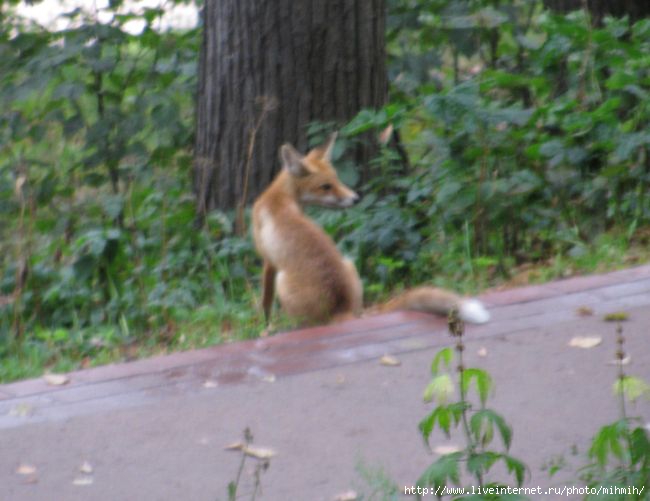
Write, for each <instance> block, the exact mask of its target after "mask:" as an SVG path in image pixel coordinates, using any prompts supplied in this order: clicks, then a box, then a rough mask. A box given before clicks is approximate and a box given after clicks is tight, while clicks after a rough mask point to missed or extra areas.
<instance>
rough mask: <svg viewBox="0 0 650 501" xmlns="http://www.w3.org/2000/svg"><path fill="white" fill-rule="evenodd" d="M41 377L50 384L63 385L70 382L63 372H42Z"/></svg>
mask: <svg viewBox="0 0 650 501" xmlns="http://www.w3.org/2000/svg"><path fill="white" fill-rule="evenodd" d="M43 379H44V380H45V382H46V383H47V384H49V385H50V386H63V385H64V384H68V383H69V382H70V378H69V377H68V376H66V375H65V374H44V375H43Z"/></svg>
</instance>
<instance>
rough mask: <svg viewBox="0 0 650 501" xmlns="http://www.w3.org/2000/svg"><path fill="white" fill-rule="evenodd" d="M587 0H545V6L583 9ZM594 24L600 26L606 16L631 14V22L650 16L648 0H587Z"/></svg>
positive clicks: (562, 11)
mask: <svg viewBox="0 0 650 501" xmlns="http://www.w3.org/2000/svg"><path fill="white" fill-rule="evenodd" d="M584 3H585V0H544V6H545V7H546V8H547V9H550V10H552V11H555V12H559V13H562V14H564V13H567V12H571V11H574V10H578V9H582V8H583V7H584ZM586 4H587V8H588V9H589V13H590V14H591V18H592V21H593V24H594V25H595V26H600V25H601V24H602V22H603V19H604V18H605V16H613V17H623V16H629V18H630V22H632V23H634V22H636V21H638V20H639V19H643V18H646V17H648V16H650V2H649V1H648V0H586Z"/></svg>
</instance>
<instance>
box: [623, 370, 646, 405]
mask: <svg viewBox="0 0 650 501" xmlns="http://www.w3.org/2000/svg"><path fill="white" fill-rule="evenodd" d="M614 393H615V394H616V395H623V396H624V398H625V399H626V400H629V401H630V402H636V401H637V400H638V399H639V398H641V397H643V396H645V397H646V398H648V399H650V385H649V384H648V383H646V382H645V381H644V380H643V379H639V378H636V377H633V376H625V377H623V378H622V379H617V380H616V382H615V383H614Z"/></svg>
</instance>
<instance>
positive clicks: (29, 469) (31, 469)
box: [16, 463, 36, 475]
mask: <svg viewBox="0 0 650 501" xmlns="http://www.w3.org/2000/svg"><path fill="white" fill-rule="evenodd" d="M34 473H36V466H34V465H31V464H28V463H21V464H20V465H18V468H16V474H17V475H33V474H34Z"/></svg>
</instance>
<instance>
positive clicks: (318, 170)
mask: <svg viewBox="0 0 650 501" xmlns="http://www.w3.org/2000/svg"><path fill="white" fill-rule="evenodd" d="M335 141H336V133H334V134H332V135H331V136H330V137H329V139H328V140H327V141H326V142H325V144H323V145H321V146H318V147H316V148H314V149H313V150H311V151H309V153H307V154H306V155H302V154H300V153H299V152H298V151H297V150H296V149H295V148H294V147H293V146H291V145H290V144H288V143H287V144H283V145H282V147H281V148H280V159H281V161H282V167H283V168H284V169H285V170H286V171H287V172H288V174H289V179H290V182H291V184H292V187H293V189H294V192H295V194H296V198H297V199H298V201H299V202H300V203H302V204H305V205H321V206H323V207H330V208H335V209H342V208H345V207H350V206H352V205H354V204H355V203H356V202H357V201H358V200H359V195H357V194H356V193H355V192H354V191H352V190H351V189H350V188H348V187H347V186H345V185H344V184H343V183H342V182H341V180H340V179H339V177H338V176H337V174H336V170H335V169H334V167H333V166H332V164H331V160H332V150H333V148H334V142H335Z"/></svg>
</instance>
